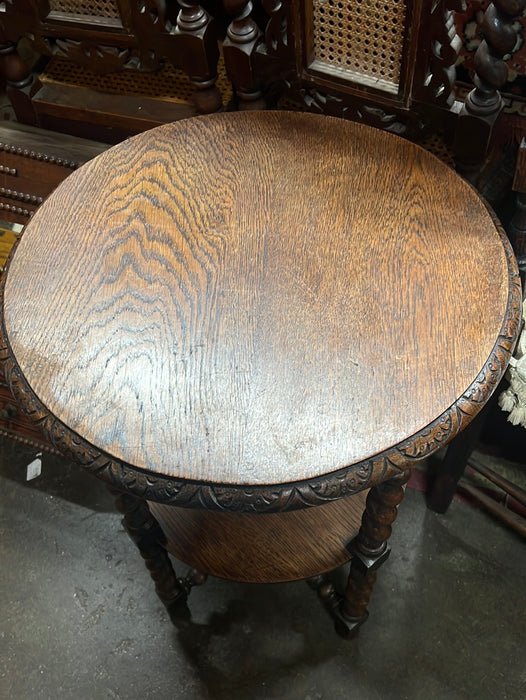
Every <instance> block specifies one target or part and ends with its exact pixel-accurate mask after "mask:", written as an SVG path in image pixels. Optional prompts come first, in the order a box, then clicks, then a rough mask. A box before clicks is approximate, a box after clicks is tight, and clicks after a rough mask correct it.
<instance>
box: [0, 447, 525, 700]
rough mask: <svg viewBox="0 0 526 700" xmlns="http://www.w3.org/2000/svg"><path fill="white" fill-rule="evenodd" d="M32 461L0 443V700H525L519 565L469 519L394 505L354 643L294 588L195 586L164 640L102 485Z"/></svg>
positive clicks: (498, 532)
mask: <svg viewBox="0 0 526 700" xmlns="http://www.w3.org/2000/svg"><path fill="white" fill-rule="evenodd" d="M33 456H34V454H33V452H32V450H30V449H28V448H25V447H21V446H18V445H15V443H12V442H11V441H8V440H0V562H1V564H0V566H1V573H0V698H2V700H3V699H4V698H5V699H6V700H7V699H9V700H25V699H26V698H27V699H29V698H31V699H34V698H53V699H55V698H59V699H62V698H64V699H67V698H75V699H76V700H83V699H84V698H86V699H90V700H94V699H98V698H127V699H132V700H133V699H135V698H141V699H143V698H155V699H158V700H164V699H165V698H166V699H167V700H168V699H170V700H171V699H176V698H184V700H194V699H195V700H201V699H206V698H211V699H224V700H227V699H228V700H237V699H243V700H245V699H251V700H252V699H254V700H263V699H265V700H266V699H267V698H280V699H291V700H292V699H294V700H299V699H301V700H320V699H324V700H325V699H327V700H329V699H330V700H338V699H339V698H345V699H353V698H358V699H360V700H368V699H369V698H371V699H372V698H382V699H384V698H385V699H391V698H393V699H398V698H409V699H413V698H422V699H426V700H427V699H431V700H435V699H439V698H447V699H448V700H449V699H456V698H470V699H471V698H477V700H484V699H485V698H488V700H489V699H490V698H491V699H492V700H493V699H495V698H498V699H506V698H509V699H517V700H519V699H520V700H522V699H523V698H525V697H526V650H525V647H526V636H525V635H526V632H525V629H526V624H525V623H526V613H525V607H526V606H525V603H526V596H525V592H524V591H525V585H524V582H525V581H526V549H525V545H524V541H523V540H521V539H520V538H519V537H518V536H517V535H515V534H514V533H513V532H510V531H509V530H507V529H506V528H505V527H503V526H502V525H501V524H500V523H499V522H497V521H495V520H493V519H492V517H491V516H489V515H487V514H486V513H485V512H483V511H480V510H477V509H475V508H474V507H472V506H470V505H468V504H466V503H459V502H455V503H453V505H452V507H451V509H450V510H449V512H448V513H447V514H446V515H442V516H440V515H437V514H435V513H432V512H430V511H428V510H426V507H425V503H424V498H423V495H422V494H421V493H418V492H416V491H412V490H408V492H407V495H406V498H405V500H404V503H403V504H402V506H401V508H400V514H399V518H398V520H397V522H396V525H395V531H394V534H393V537H392V540H391V542H392V546H393V553H392V556H391V558H390V560H389V561H388V562H387V563H386V564H385V565H384V567H383V568H382V570H381V572H380V574H379V577H378V581H377V584H376V587H375V591H374V593H373V598H372V602H371V605H370V618H369V621H368V622H367V624H366V625H365V626H364V627H363V628H362V630H361V632H360V635H359V637H358V638H357V639H354V640H352V641H343V640H341V639H340V638H339V637H337V636H336V635H335V633H334V632H333V628H332V623H331V621H330V620H329V618H328V617H327V616H326V613H325V612H324V611H323V610H322V608H321V606H320V605H319V603H318V601H317V600H316V596H315V595H314V594H313V592H312V591H311V590H310V589H309V588H308V587H307V586H306V585H305V584H304V583H301V582H300V583H292V584H279V585H270V586H254V585H252V586H249V585H239V584H233V583H229V582H225V581H220V580H214V579H212V580H209V582H208V583H207V584H206V585H205V586H204V587H201V588H199V589H194V591H193V592H192V596H191V598H190V607H191V610H192V621H191V622H187V623H181V624H180V625H179V626H178V627H174V626H173V625H172V624H171V623H170V621H169V619H168V616H167V614H166V613H165V611H164V608H163V607H162V605H161V604H160V603H159V601H158V599H157V598H156V595H155V593H154V589H153V585H152V583H151V581H150V578H149V575H148V573H147V571H146V569H145V568H144V565H143V563H142V560H141V559H140V557H139V555H138V554H137V552H136V550H135V548H134V545H133V544H132V543H131V542H130V541H129V539H128V537H127V535H126V534H125V533H124V532H123V530H122V527H121V524H120V519H119V516H118V515H116V514H115V512H114V511H113V507H112V501H111V499H110V497H109V496H108V495H107V493H106V490H105V488H104V486H103V485H102V484H101V483H99V482H98V481H97V480H96V479H95V478H93V477H90V476H89V475H87V474H84V473H82V472H81V471H80V470H79V469H77V468H76V467H73V466H71V465H68V464H67V463H64V462H63V461H61V460H58V459H56V458H52V457H49V456H44V457H43V472H42V475H41V476H39V477H38V478H36V479H34V480H32V481H29V482H26V480H25V474H26V465H27V463H28V462H30V461H31V459H32V458H33ZM179 570H180V571H181V572H182V573H184V570H185V568H184V567H181V566H179ZM342 573H343V572H342Z"/></svg>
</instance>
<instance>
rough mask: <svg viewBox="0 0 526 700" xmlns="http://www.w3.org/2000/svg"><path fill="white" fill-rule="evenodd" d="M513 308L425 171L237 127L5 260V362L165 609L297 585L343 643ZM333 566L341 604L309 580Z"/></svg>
mask: <svg viewBox="0 0 526 700" xmlns="http://www.w3.org/2000/svg"><path fill="white" fill-rule="evenodd" d="M57 237H58V238H60V240H61V242H62V244H61V245H60V246H56V245H55V242H56V239H57ZM42 252H44V253H45V255H44V256H42ZM519 307H520V285H519V281H518V273H517V269H516V264H515V259H514V257H513V254H512V252H511V248H510V246H509V244H508V242H507V239H506V237H505V235H504V234H503V231H502V229H501V228H500V226H499V224H498V222H497V221H496V220H495V219H494V218H493V217H492V215H491V213H490V212H489V211H488V209H487V208H486V206H485V204H484V203H483V201H482V200H481V199H480V198H479V197H478V195H477V194H476V192H475V190H474V189H473V188H472V187H471V186H470V185H468V184H466V183H465V182H464V181H463V180H461V179H460V178H459V177H458V176H457V175H456V174H455V173H454V172H453V171H451V170H450V169H449V168H447V167H446V166H444V165H443V164H442V163H440V162H439V161H438V160H437V159H436V158H434V157H433V156H431V155H429V154H428V153H426V152H425V151H423V150H422V149H421V148H419V147H418V146H415V145H413V144H411V143H409V142H407V141H405V140H402V139H399V138H397V137H396V136H393V135H391V134H387V133H385V132H380V131H378V130H374V129H371V128H369V127H367V126H364V125H361V124H356V123H350V122H346V121H344V120H338V119H332V118H329V117H322V116H316V115H310V114H298V113H291V112H236V113H230V114H218V115H211V116H208V117H201V118H197V119H192V120H183V121H180V122H177V123H175V124H173V125H167V126H163V127H160V128H158V129H155V130H153V131H151V132H147V133H144V134H141V135H139V136H136V137H134V139H132V140H130V141H127V142H125V143H123V144H120V145H119V146H117V147H115V148H113V149H110V150H109V151H106V152H105V153H103V154H102V155H101V156H99V157H98V158H96V159H94V160H93V161H91V162H90V163H89V164H88V165H87V166H86V167H84V168H82V169H80V170H78V171H77V172H75V173H73V174H72V176H71V177H70V178H68V180H67V181H66V182H64V183H63V184H62V185H60V186H59V187H58V188H57V190H56V191H55V193H54V194H53V195H52V196H51V197H50V198H49V199H48V200H47V201H46V202H45V203H44V205H42V207H41V208H40V209H39V211H38V212H37V213H36V215H35V216H34V217H33V218H32V220H31V222H30V223H29V225H28V226H27V228H26V230H25V233H24V234H23V236H22V238H21V241H20V243H19V245H18V247H17V250H16V252H15V254H14V256H13V257H12V259H11V262H10V266H9V270H8V273H7V275H6V277H5V289H4V290H3V303H2V310H3V313H2V343H1V346H2V349H1V351H0V357H1V359H2V361H3V363H4V367H5V374H6V377H7V378H8V381H9V383H10V386H11V388H12V391H13V393H14V395H15V396H16V398H17V400H18V401H19V403H20V405H22V406H24V407H25V410H26V411H27V412H28V415H29V416H30V417H31V418H32V419H33V420H34V421H35V422H36V423H38V425H39V426H40V427H41V429H42V430H43V432H44V434H45V435H46V436H47V438H48V439H49V440H50V441H51V442H52V443H53V444H54V445H55V446H56V447H57V448H58V449H59V450H61V451H62V452H63V453H64V454H65V455H67V456H68V457H71V458H73V459H75V460H77V461H78V462H79V464H81V465H82V466H83V467H84V468H86V469H88V470H90V471H91V472H93V473H94V474H95V475H96V476H98V477H100V478H102V479H104V480H106V481H107V482H108V483H109V484H110V485H111V486H112V488H113V489H114V490H115V491H117V492H119V493H120V496H119V498H118V504H119V507H120V509H121V510H122V511H123V512H124V513H125V523H126V525H127V528H128V530H129V532H130V534H131V535H132V536H133V538H134V539H135V541H136V542H137V544H138V546H139V549H140V550H141V553H142V555H143V556H144V557H145V559H146V560H147V564H148V567H149V569H150V571H151V572H152V576H153V578H154V580H155V582H156V587H157V590H158V592H159V594H160V596H161V598H162V599H163V600H164V602H165V603H166V604H167V606H168V608H169V609H170V610H172V612H173V610H174V609H176V608H177V605H178V604H179V603H180V601H181V599H184V598H185V597H186V595H187V593H188V590H189V588H190V586H191V585H194V584H195V583H200V582H202V581H203V580H204V578H205V577H204V575H201V574H199V573H198V572H199V571H204V572H207V573H213V574H216V575H218V576H222V577H225V578H233V579H237V580H242V581H260V582H261V581H278V580H279V581H282V580H292V579H297V578H309V579H310V581H311V584H312V585H313V586H314V587H315V588H317V589H318V591H319V593H320V595H321V596H322V598H323V599H324V601H325V603H326V605H327V608H328V609H329V610H330V612H331V613H332V615H333V616H334V618H335V620H336V623H337V628H338V629H339V631H340V632H342V633H345V634H351V633H353V632H354V631H356V629H357V627H358V626H359V625H360V624H361V623H362V622H363V621H364V619H365V618H366V616H367V604H368V600H369V596H370V593H371V588H372V585H373V582H374V579H375V576H376V569H377V568H378V566H379V565H380V564H381V563H382V562H383V561H384V560H385V558H386V557H387V555H388V553H389V549H388V546H387V539H388V538H389V535H390V532H391V524H392V522H393V520H394V519H395V517H396V506H397V505H398V503H399V502H400V501H401V500H402V497H403V484H404V482H405V481H406V480H407V478H408V476H409V473H410V469H411V467H412V466H413V465H414V464H415V463H417V462H418V461H419V460H421V459H422V458H424V457H426V456H427V455H429V454H431V453H432V452H433V451H435V450H436V449H438V448H439V447H441V446H443V445H444V444H446V443H447V442H448V440H450V439H451V438H452V437H454V436H455V435H456V434H457V433H458V432H459V431H460V430H462V429H463V428H464V427H466V426H467V425H468V424H469V423H470V421H471V419H472V418H473V417H474V416H475V415H476V414H477V413H478V412H479V411H480V409H481V408H482V407H483V405H484V404H485V402H486V401H487V400H488V398H489V396H490V394H491V392H492V391H493V389H494V388H495V387H496V385H497V384H498V381H499V379H500V378H501V376H502V374H503V372H504V370H505V368H506V365H507V362H508V359H509V357H510V354H511V352H512V350H513V347H514V344H515V341H516V337H517V333H518V327H519ZM367 489H370V490H369V493H368V496H367V502H366V506H365V511H364V510H363V498H364V495H365V492H366V491H367ZM360 519H361V525H360V524H359V523H360ZM163 543H164V544H165V546H166V549H167V550H168V551H170V552H172V553H173V554H175V555H176V556H177V557H179V558H181V559H182V560H183V561H185V562H187V563H188V564H189V565H190V566H191V567H193V568H194V569H195V570H194V571H193V573H191V575H190V576H189V577H187V578H186V579H177V578H176V576H175V574H174V572H173V569H172V567H171V564H170V562H169V560H168V557H167V555H166V550H165V548H164V546H162V545H163ZM351 557H352V563H351V569H350V574H349V583H348V586H347V589H346V591H345V592H344V594H343V595H341V596H340V595H339V594H338V593H337V592H336V591H335V590H334V588H333V586H332V585H331V584H330V583H329V582H328V581H327V580H326V579H325V574H326V572H327V571H329V570H331V569H332V568H334V567H335V566H339V565H340V564H341V563H343V562H344V561H346V560H348V559H350V558H351Z"/></svg>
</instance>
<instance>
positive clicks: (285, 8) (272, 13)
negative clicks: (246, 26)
mask: <svg viewBox="0 0 526 700" xmlns="http://www.w3.org/2000/svg"><path fill="white" fill-rule="evenodd" d="M261 4H262V5H263V9H264V10H265V12H266V13H267V14H268V15H269V20H268V22H267V26H266V27H265V50H266V53H267V54H268V55H272V54H280V53H282V52H283V51H284V50H285V51H286V50H287V48H288V45H289V41H288V13H289V10H290V0H262V3H261Z"/></svg>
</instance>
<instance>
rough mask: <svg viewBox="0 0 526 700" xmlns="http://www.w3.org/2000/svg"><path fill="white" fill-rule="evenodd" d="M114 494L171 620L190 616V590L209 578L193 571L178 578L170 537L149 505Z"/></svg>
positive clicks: (130, 497) (119, 509)
mask: <svg viewBox="0 0 526 700" xmlns="http://www.w3.org/2000/svg"><path fill="white" fill-rule="evenodd" d="M110 492H111V493H112V494H113V495H114V496H115V504H116V506H117V510H118V511H119V512H120V513H122V514H123V515H124V518H123V525H124V528H125V530H126V532H127V533H128V535H129V536H130V537H131V539H132V540H133V541H134V542H135V544H136V545H137V548H138V550H139V552H140V553H141V556H142V557H143V559H144V561H145V563H146V567H147V568H148V570H149V572H150V576H151V577H152V579H153V581H154V583H155V591H156V593H157V595H158V596H159V598H160V600H161V601H162V602H163V604H164V605H165V607H166V609H167V610H168V613H169V614H170V617H172V618H177V617H179V616H180V614H181V613H183V612H184V613H187V610H186V599H187V598H188V594H189V592H190V588H191V587H192V586H194V585H198V584H201V583H204V582H205V580H206V575H204V574H201V573H200V572H198V571H194V570H192V571H190V572H189V574H188V575H187V576H186V578H184V579H180V578H177V576H176V574H175V571H174V569H173V566H172V562H171V561H170V557H169V556H168V553H167V551H166V549H165V547H164V543H165V541H166V537H165V535H164V533H163V531H162V529H161V527H160V525H159V523H158V522H157V520H155V518H154V517H153V515H152V514H151V512H150V509H149V507H148V504H147V503H146V501H144V500H143V499H142V498H138V497H137V496H132V495H130V494H127V493H121V492H119V491H115V490H114V489H111V488H110Z"/></svg>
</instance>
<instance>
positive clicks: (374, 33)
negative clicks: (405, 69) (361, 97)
mask: <svg viewBox="0 0 526 700" xmlns="http://www.w3.org/2000/svg"><path fill="white" fill-rule="evenodd" d="M405 17H406V3H405V0H313V36H314V58H315V60H317V61H319V62H321V63H325V64H328V65H330V66H334V67H336V68H341V69H343V70H347V71H351V72H353V73H359V74H361V75H364V76H367V77H368V78H370V79H372V80H379V81H382V82H384V81H385V82H387V83H391V84H393V85H398V83H399V81H400V69H401V64H402V50H403V42H404V26H405Z"/></svg>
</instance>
